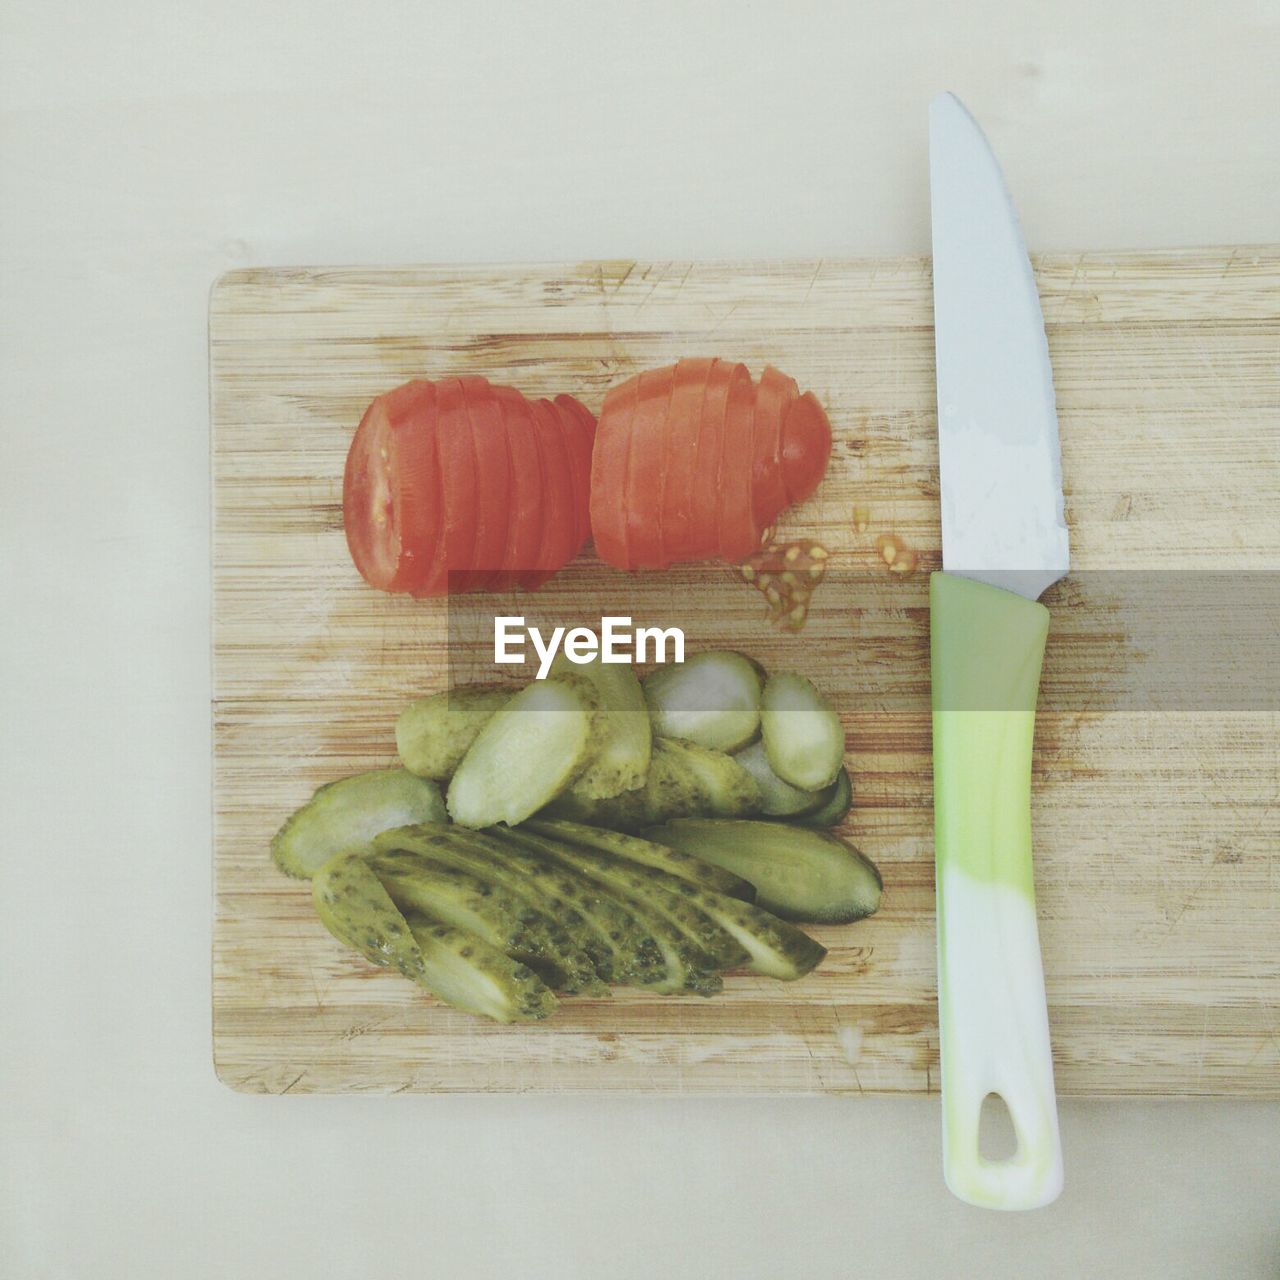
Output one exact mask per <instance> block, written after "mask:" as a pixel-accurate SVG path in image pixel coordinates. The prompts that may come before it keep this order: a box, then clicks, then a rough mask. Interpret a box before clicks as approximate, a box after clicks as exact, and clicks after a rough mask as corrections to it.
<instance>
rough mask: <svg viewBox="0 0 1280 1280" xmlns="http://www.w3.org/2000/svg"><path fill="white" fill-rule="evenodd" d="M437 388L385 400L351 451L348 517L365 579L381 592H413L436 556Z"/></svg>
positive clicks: (408, 388) (411, 387) (345, 485)
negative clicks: (435, 426)
mask: <svg viewBox="0 0 1280 1280" xmlns="http://www.w3.org/2000/svg"><path fill="white" fill-rule="evenodd" d="M434 408H435V390H434V388H433V387H432V385H431V384H430V383H429V382H424V381H416V382H410V383H406V384H405V385H404V386H402V387H397V388H396V389H395V390H394V391H390V392H387V394H385V395H382V396H379V397H378V398H377V399H376V400H374V402H373V403H372V404H371V405H370V406H369V408H368V409H367V410H366V411H365V414H364V416H363V418H361V420H360V425H359V427H357V428H356V432H355V435H354V437H353V438H352V441H351V447H350V449H349V450H348V452H347V461H346V466H345V468H344V469H343V476H342V519H343V528H344V530H345V532H346V537H347V547H348V549H349V550H350V552H351V558H352V560H353V561H354V563H355V566H356V568H357V569H358V570H359V571H360V574H361V576H362V577H363V578H364V579H365V580H366V581H367V582H368V583H369V584H370V585H371V586H374V587H377V588H379V589H380V590H383V591H410V590H413V589H415V588H416V587H418V586H420V585H421V584H422V582H423V581H424V580H425V579H426V577H427V576H428V574H429V571H430V569H431V566H432V562H433V560H434V558H435V554H436V550H437V544H438V540H439V538H438V531H437V526H438V523H439V515H440V480H439V474H438V468H437V467H436V462H435V438H434Z"/></svg>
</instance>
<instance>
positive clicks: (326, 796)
mask: <svg viewBox="0 0 1280 1280" xmlns="http://www.w3.org/2000/svg"><path fill="white" fill-rule="evenodd" d="M447 820H448V814H447V813H446V812H445V807H444V800H443V799H442V798H441V795H440V788H439V787H437V786H436V784H435V783H434V782H430V781H428V780H427V779H425V778H416V777H414V775H413V774H411V773H410V772H409V771H408V770H407V769H375V770H373V771H372V772H371V773H357V774H355V775H353V776H352V777H350V778H340V779H338V781H337V782H329V783H326V784H325V785H324V786H323V787H321V788H320V789H319V790H318V791H317V792H316V793H315V795H313V796H312V797H311V799H310V800H308V801H307V803H306V804H304V805H303V806H302V808H301V809H299V810H297V812H295V813H294V814H293V815H292V816H291V817H290V818H289V819H288V820H287V821H286V822H285V824H284V826H282V827H281V828H280V830H279V831H277V832H276V834H275V838H274V839H273V840H272V841H271V856H272V857H273V858H274V859H275V863H276V866H278V867H279V868H280V870H281V871H283V872H284V873H285V875H290V876H298V877H300V878H302V879H308V878H310V877H311V876H313V875H314V874H315V873H316V872H317V871H318V870H319V869H320V868H321V867H322V866H324V864H325V863H326V862H328V861H329V859H330V858H332V857H333V856H334V855H335V854H338V853H346V852H348V851H352V850H358V849H362V848H364V847H366V846H367V845H368V843H369V841H370V840H372V839H373V837H374V836H376V835H377V834H378V832H379V831H385V830H386V829H387V828H388V827H399V826H403V825H404V824H405V823H408V822H445V821H447Z"/></svg>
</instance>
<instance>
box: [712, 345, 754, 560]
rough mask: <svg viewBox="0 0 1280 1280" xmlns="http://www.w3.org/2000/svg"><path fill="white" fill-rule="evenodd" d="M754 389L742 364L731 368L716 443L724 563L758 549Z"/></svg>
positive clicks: (744, 556) (721, 545)
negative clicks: (753, 502)
mask: <svg viewBox="0 0 1280 1280" xmlns="http://www.w3.org/2000/svg"><path fill="white" fill-rule="evenodd" d="M755 406H756V389H755V386H754V385H753V384H752V381H751V373H750V371H749V370H748V369H747V366H746V365H745V364H738V365H734V367H733V373H732V376H731V379H730V382H729V399H728V404H727V407H726V410H725V418H724V435H723V437H722V439H721V442H720V454H721V457H720V489H719V493H718V495H717V500H718V503H719V516H718V527H719V534H718V546H719V549H720V556H721V558H722V559H724V560H729V561H731V562H736V561H738V560H745V559H746V557H747V556H749V555H750V554H751V553H752V552H753V551H754V550H755V549H756V548H757V547H759V545H760V530H759V528H757V526H756V522H755V516H754V513H753V512H752V509H751V467H752V461H753V458H752V441H751V424H752V419H753V418H754V416H755Z"/></svg>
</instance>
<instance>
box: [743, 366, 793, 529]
mask: <svg viewBox="0 0 1280 1280" xmlns="http://www.w3.org/2000/svg"><path fill="white" fill-rule="evenodd" d="M799 394H800V388H799V387H797V386H796V380H795V379H794V378H788V377H787V375H786V374H785V373H779V372H778V370H777V369H775V368H774V367H773V366H772V365H765V369H764V372H763V373H762V374H761V375H760V385H759V386H758V387H756V414H755V425H754V428H753V433H752V435H753V438H752V458H753V460H752V468H751V506H752V511H753V512H754V514H755V521H756V525H757V527H759V528H760V529H761V530H764V529H767V528H768V527H769V526H770V525H771V524H772V523H773V522H774V521H775V520H776V519H777V518H778V512H780V511H781V510H782V509H783V508H784V507H785V506H786V505H787V487H786V485H785V484H784V483H783V480H782V420H783V418H784V417H785V416H786V413H787V410H788V409H790V407H791V403H792V401H794V400H795V399H796V398H797V397H798V396H799Z"/></svg>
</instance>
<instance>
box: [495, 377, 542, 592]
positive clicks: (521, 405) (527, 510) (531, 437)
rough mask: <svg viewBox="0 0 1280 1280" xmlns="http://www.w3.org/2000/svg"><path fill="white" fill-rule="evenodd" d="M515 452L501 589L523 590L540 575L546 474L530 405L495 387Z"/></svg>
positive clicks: (509, 390) (516, 394) (510, 391)
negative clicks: (540, 548)
mask: <svg viewBox="0 0 1280 1280" xmlns="http://www.w3.org/2000/svg"><path fill="white" fill-rule="evenodd" d="M493 390H494V395H495V396H497V398H498V403H499V404H500V405H501V406H502V417H503V421H504V422H505V423H506V426H507V446H508V448H509V449H510V451H511V479H512V486H511V499H510V508H509V516H508V524H507V545H506V551H505V553H504V554H503V558H502V573H501V574H500V575H499V582H498V583H497V584H496V585H497V586H498V587H513V586H523V585H525V583H526V580H527V579H532V578H533V577H534V576H535V575H536V573H537V568H538V565H537V559H538V550H539V547H540V546H541V543H542V513H543V500H542V498H543V474H542V453H541V450H540V449H539V448H538V433H537V430H536V428H535V427H534V425H533V412H532V410H531V409H530V407H529V402H528V401H527V400H526V399H525V398H524V396H522V395H521V394H520V393H519V392H518V391H516V390H515V389H514V388H512V387H494V389H493Z"/></svg>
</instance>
